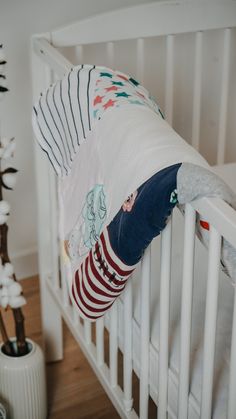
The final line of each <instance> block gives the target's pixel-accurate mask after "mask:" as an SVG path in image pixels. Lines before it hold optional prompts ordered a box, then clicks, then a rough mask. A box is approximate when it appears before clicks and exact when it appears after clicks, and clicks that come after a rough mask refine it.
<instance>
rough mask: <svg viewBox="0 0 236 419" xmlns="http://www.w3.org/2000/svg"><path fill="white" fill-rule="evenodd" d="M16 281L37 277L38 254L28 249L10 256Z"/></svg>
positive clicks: (35, 250) (34, 250)
mask: <svg viewBox="0 0 236 419" xmlns="http://www.w3.org/2000/svg"><path fill="white" fill-rule="evenodd" d="M10 259H11V262H12V265H13V266H14V270H15V274H16V278H17V279H23V278H29V277H31V276H35V275H38V252H37V249H30V250H26V251H23V252H19V253H17V254H12V255H10Z"/></svg>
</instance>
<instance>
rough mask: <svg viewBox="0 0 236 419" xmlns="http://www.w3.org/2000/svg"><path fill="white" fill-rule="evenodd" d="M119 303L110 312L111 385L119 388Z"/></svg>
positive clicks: (115, 303)
mask: <svg viewBox="0 0 236 419" xmlns="http://www.w3.org/2000/svg"><path fill="white" fill-rule="evenodd" d="M117 309H118V307H117V301H115V302H114V304H113V306H112V309H111V311H110V340H109V360H110V383H111V386H112V387H116V386H117V379H118V378H117V366H118V363H117V360H118V313H117Z"/></svg>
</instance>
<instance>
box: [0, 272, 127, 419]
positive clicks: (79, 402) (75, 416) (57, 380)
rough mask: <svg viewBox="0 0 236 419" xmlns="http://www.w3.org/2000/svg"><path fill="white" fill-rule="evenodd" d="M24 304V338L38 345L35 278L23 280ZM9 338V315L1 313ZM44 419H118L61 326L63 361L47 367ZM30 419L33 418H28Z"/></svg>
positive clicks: (72, 341) (39, 332)
mask: <svg viewBox="0 0 236 419" xmlns="http://www.w3.org/2000/svg"><path fill="white" fill-rule="evenodd" d="M21 283H22V286H23V289H24V295H25V297H26V300H27V305H26V306H25V307H23V312H24V316H25V328H26V333H27V336H28V337H29V338H31V339H33V340H34V341H36V342H37V343H38V344H40V345H41V343H42V335H41V323H40V300H39V285H38V278H37V277H34V278H28V279H25V280H23V281H22V282H21ZM4 319H5V320H6V324H7V328H8V333H9V335H11V336H13V335H14V328H13V322H12V315H11V312H10V311H7V312H6V313H4ZM47 389H48V411H49V414H48V419H64V418H70V419H94V418H96V419H118V418H119V417H120V416H119V415H118V414H117V412H116V410H115V409H114V407H113V405H112V403H111V402H110V400H109V398H108V397H107V395H106V393H105V392H104V390H103V388H102V386H101V384H100V383H99V381H98V380H97V378H96V376H95V374H94V372H93V371H92V369H91V368H90V366H89V364H88V362H87V360H86V358H85V357H84V355H83V354H82V352H81V350H80V349H79V347H78V344H77V343H76V342H75V340H74V338H73V337H72V335H71V334H70V332H69V330H68V328H67V327H66V326H65V325H64V359H63V361H60V362H55V363H51V364H48V365H47ZM32 419H33V418H32Z"/></svg>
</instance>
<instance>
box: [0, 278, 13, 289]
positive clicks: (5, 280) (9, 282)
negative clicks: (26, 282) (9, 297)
mask: <svg viewBox="0 0 236 419" xmlns="http://www.w3.org/2000/svg"><path fill="white" fill-rule="evenodd" d="M14 282H15V281H14V279H12V278H10V277H9V276H5V277H3V278H2V279H1V284H2V285H4V286H5V287H10V285H12V284H14Z"/></svg>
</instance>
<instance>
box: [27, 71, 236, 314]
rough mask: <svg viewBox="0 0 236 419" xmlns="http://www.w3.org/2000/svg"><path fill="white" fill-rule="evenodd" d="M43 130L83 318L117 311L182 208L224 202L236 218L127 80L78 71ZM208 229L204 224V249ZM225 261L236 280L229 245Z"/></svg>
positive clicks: (217, 184) (42, 106)
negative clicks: (210, 199) (156, 240)
mask: <svg viewBox="0 0 236 419" xmlns="http://www.w3.org/2000/svg"><path fill="white" fill-rule="evenodd" d="M33 126H34V131H35V134H36V138H37V140H38V142H39V145H40V146H41V148H42V149H43V150H44V151H45V153H46V154H47V156H48V158H49V160H50V162H51V165H52V166H53V168H54V170H55V172H56V173H57V175H58V183H59V199H60V235H61V240H62V242H63V243H64V244H65V263H66V266H67V269H68V281H69V290H70V295H71V299H72V301H73V302H74V303H75V305H76V307H77V308H78V310H79V312H80V315H81V316H82V317H86V318H89V319H91V320H96V319H97V318H98V317H100V316H102V315H103V314H104V313H105V312H106V310H107V309H109V308H110V307H111V305H112V304H113V302H114V301H115V299H116V298H117V297H118V296H119V295H120V293H121V292H122V291H123V289H124V288H125V285H126V281H127V279H128V278H129V276H130V275H131V273H132V271H133V270H134V269H135V267H136V265H137V263H138V262H139V260H140V259H141V257H142V255H143V253H144V250H145V248H146V247H147V246H148V245H149V243H150V242H151V241H152V239H153V237H155V236H157V235H158V234H159V233H160V232H161V231H162V230H163V228H164V227H165V225H166V223H167V221H168V217H169V216H170V214H171V211H172V209H173V208H174V206H175V205H176V204H177V203H179V204H185V203H187V202H191V201H192V200H194V199H197V198H201V197H203V196H215V197H220V198H222V199H224V200H225V201H226V202H228V203H229V204H230V205H232V206H234V207H235V208H236V199H235V197H234V195H233V193H232V192H231V190H230V189H229V188H228V186H227V185H226V184H225V183H224V182H223V181H222V180H221V179H219V178H218V177H217V176H216V175H214V174H213V173H212V171H211V170H210V167H209V165H208V164H207V162H206V161H205V160H204V159H203V158H202V156H201V155H200V154H199V153H197V152H196V151H195V150H194V149H193V148H192V147H191V146H189V145H188V144H187V143H186V142H185V141H184V140H183V139H182V138H181V137H180V136H179V135H178V134H177V133H176V132H175V131H174V130H173V129H172V128H171V127H170V125H168V123H167V122H166V121H165V120H164V118H163V114H162V112H161V110H160V108H159V107H158V105H157V104H156V103H155V101H154V99H153V98H152V97H151V96H150V95H149V93H148V91H147V90H146V89H145V88H144V87H142V86H141V85H140V84H139V83H138V82H137V81H136V80H135V79H134V78H132V77H130V76H128V75H126V74H124V73H121V72H119V71H113V70H111V69H108V68H106V67H95V66H90V65H85V66H83V65H82V66H77V67H74V68H73V69H72V70H71V71H70V72H69V73H68V74H67V75H66V76H65V77H64V78H63V79H62V80H60V81H57V82H56V83H55V84H54V85H52V86H50V87H49V88H48V89H47V91H46V92H44V93H42V95H41V97H40V98H39V101H38V102H37V103H36V104H35V106H34V112H33ZM204 223H205V224H204ZM208 229H209V226H208V225H207V220H198V230H199V232H200V233H201V235H202V237H203V239H204V240H205V232H206V231H208ZM203 230H204V233H202V231H203ZM206 241H207V240H206ZM223 253H224V255H223V256H224V259H226V260H227V261H228V262H229V268H228V271H229V272H230V274H231V276H232V275H234V274H235V272H234V270H233V268H232V266H236V262H235V261H236V257H235V251H234V249H232V248H231V246H229V245H228V244H227V243H224V246H223ZM234 263H235V265H234Z"/></svg>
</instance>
